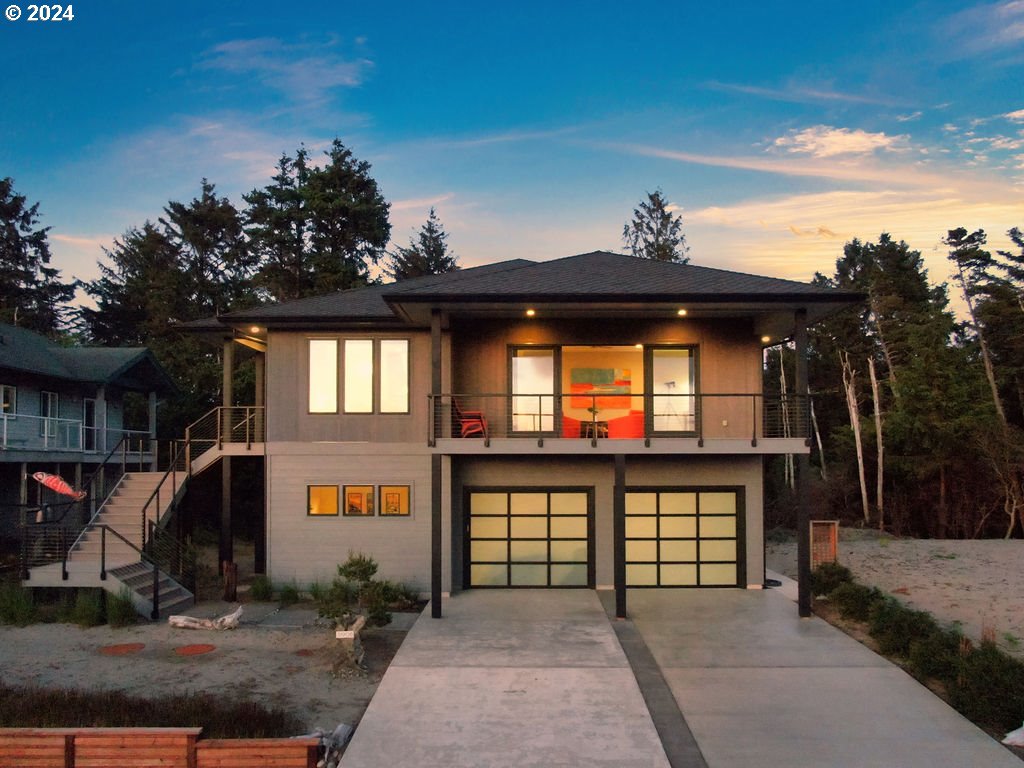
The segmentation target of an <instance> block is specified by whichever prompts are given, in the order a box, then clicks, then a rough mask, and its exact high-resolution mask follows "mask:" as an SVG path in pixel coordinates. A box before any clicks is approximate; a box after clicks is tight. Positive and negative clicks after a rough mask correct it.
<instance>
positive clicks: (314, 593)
mask: <svg viewBox="0 0 1024 768" xmlns="http://www.w3.org/2000/svg"><path fill="white" fill-rule="evenodd" d="M306 591H307V592H309V596H310V598H312V600H313V601H314V602H319V601H320V599H321V598H322V597H323V596H324V593H325V592H326V591H327V590H325V589H324V585H323V584H321V583H320V582H319V581H314V582H313V583H312V584H310V585H309V588H308V589H307V590H306Z"/></svg>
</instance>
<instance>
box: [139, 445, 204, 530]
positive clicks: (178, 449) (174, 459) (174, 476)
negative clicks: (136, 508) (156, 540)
mask: <svg viewBox="0 0 1024 768" xmlns="http://www.w3.org/2000/svg"><path fill="white" fill-rule="evenodd" d="M187 450H188V441H186V442H185V443H184V445H182V444H176V445H175V449H174V453H173V454H172V456H171V465H170V466H169V467H168V468H167V471H166V472H164V474H163V477H161V478H160V481H159V482H158V483H157V485H156V488H154V489H153V493H152V494H150V497H149V498H148V499H147V500H146V503H145V504H143V506H142V538H141V541H142V544H143V546H145V545H146V539H147V533H148V532H149V531H148V530H147V527H146V521H147V520H149V516H148V514H147V513H148V512H149V507H150V505H151V504H152V503H153V502H154V500H155V501H156V514H155V515H154V522H156V523H157V524H159V523H160V517H161V512H162V506H161V504H160V489H161V488H163V486H164V483H165V482H167V479H168V478H170V479H171V503H172V509H173V505H174V503H175V502H176V499H177V498H178V492H179V491H180V490H181V489H179V488H178V458H179V455H180V454H181V453H182V452H187ZM191 473H192V470H191V467H186V468H185V475H184V477H185V481H186V482H187V480H188V478H189V476H191Z"/></svg>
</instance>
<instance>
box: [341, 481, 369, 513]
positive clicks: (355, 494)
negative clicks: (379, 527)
mask: <svg viewBox="0 0 1024 768" xmlns="http://www.w3.org/2000/svg"><path fill="white" fill-rule="evenodd" d="M373 496H374V488H373V486H372V485H346V486H345V516H346V517H373V511H374V510H373Z"/></svg>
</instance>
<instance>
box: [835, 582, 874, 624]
mask: <svg viewBox="0 0 1024 768" xmlns="http://www.w3.org/2000/svg"><path fill="white" fill-rule="evenodd" d="M828 599H829V602H831V603H832V604H833V605H835V606H836V608H838V609H839V614H840V615H841V616H842V617H843V618H844V619H851V620H853V621H867V620H868V618H869V616H870V615H871V607H872V606H873V605H874V604H875V603H877V602H879V601H881V600H884V599H885V595H883V594H882V593H881V592H879V591H878V590H877V589H875V588H874V587H865V586H864V585H863V584H857V583H855V582H852V581H848V582H846V583H844V584H840V585H839V586H838V587H836V588H835V589H833V590H832V592H831V593H830V594H829V596H828Z"/></svg>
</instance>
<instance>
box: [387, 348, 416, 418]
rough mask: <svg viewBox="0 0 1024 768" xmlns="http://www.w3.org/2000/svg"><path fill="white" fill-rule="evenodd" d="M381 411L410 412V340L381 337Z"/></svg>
mask: <svg viewBox="0 0 1024 768" xmlns="http://www.w3.org/2000/svg"><path fill="white" fill-rule="evenodd" d="M380 412H381V413H408V412H409V342H408V341H407V340H406V339H381V342H380Z"/></svg>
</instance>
